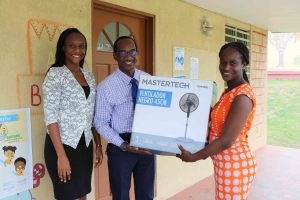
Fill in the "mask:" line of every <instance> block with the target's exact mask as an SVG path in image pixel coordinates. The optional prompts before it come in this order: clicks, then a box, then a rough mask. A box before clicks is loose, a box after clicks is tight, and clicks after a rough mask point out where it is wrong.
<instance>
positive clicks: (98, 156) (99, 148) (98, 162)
mask: <svg viewBox="0 0 300 200" xmlns="http://www.w3.org/2000/svg"><path fill="white" fill-rule="evenodd" d="M95 155H96V156H95V168H97V167H99V166H100V165H101V163H102V160H103V153H102V146H96V149H95Z"/></svg>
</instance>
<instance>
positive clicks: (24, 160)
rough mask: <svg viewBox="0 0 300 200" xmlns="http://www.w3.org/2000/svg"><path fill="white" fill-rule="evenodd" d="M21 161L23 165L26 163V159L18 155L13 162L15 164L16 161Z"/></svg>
mask: <svg viewBox="0 0 300 200" xmlns="http://www.w3.org/2000/svg"><path fill="white" fill-rule="evenodd" d="M19 161H20V162H23V163H24V164H25V165H26V159H25V158H23V157H19V158H17V159H16V160H15V162H14V164H16V163H17V162H19Z"/></svg>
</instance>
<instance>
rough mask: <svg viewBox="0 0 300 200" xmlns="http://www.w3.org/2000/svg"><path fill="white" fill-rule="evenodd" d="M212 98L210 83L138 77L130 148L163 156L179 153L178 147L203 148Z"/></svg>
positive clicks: (213, 98)
mask: <svg viewBox="0 0 300 200" xmlns="http://www.w3.org/2000/svg"><path fill="white" fill-rule="evenodd" d="M216 97H217V86H216V84H215V82H214V81H204V80H190V79H179V78H166V77H157V76H141V78H140V82H139V90H138V94H137V100H136V101H137V102H136V108H135V113H134V120H133V127H132V135H131V141H130V145H131V146H135V147H139V148H144V149H149V150H151V151H152V152H153V153H155V154H165V155H175V154H178V153H180V150H179V149H178V144H181V145H182V146H183V147H184V148H185V149H187V150H189V151H190V152H196V151H198V150H200V149H202V148H204V146H205V143H206V141H207V134H208V122H209V114H210V109H211V107H212V106H213V105H214V104H215V102H216Z"/></svg>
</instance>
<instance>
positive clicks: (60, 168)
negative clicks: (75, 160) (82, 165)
mask: <svg viewBox="0 0 300 200" xmlns="http://www.w3.org/2000/svg"><path fill="white" fill-rule="evenodd" d="M57 172H58V177H59V179H60V181H61V182H64V183H66V182H67V181H69V180H71V166H70V162H69V159H68V157H67V156H66V155H63V156H58V158H57Z"/></svg>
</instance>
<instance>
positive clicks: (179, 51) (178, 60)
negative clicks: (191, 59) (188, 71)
mask: <svg viewBox="0 0 300 200" xmlns="http://www.w3.org/2000/svg"><path fill="white" fill-rule="evenodd" d="M174 69H175V70H184V48H182V47H174Z"/></svg>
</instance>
